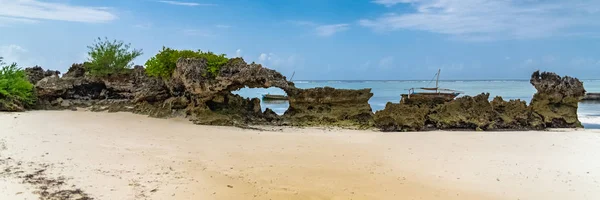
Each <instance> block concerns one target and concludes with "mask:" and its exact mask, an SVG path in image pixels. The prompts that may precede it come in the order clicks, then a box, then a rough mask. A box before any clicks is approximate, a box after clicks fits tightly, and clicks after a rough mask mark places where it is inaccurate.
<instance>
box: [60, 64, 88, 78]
mask: <svg viewBox="0 0 600 200" xmlns="http://www.w3.org/2000/svg"><path fill="white" fill-rule="evenodd" d="M83 76H85V67H84V64H77V63H75V64H73V65H71V67H70V68H69V70H68V71H67V73H65V74H64V75H63V77H64V78H67V77H69V78H82V77H83Z"/></svg>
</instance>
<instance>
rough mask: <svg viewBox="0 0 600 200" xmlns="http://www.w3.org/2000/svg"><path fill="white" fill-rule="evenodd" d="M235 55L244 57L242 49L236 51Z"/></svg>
mask: <svg viewBox="0 0 600 200" xmlns="http://www.w3.org/2000/svg"><path fill="white" fill-rule="evenodd" d="M235 57H236V58H240V57H242V50H241V49H238V50H236V51H235Z"/></svg>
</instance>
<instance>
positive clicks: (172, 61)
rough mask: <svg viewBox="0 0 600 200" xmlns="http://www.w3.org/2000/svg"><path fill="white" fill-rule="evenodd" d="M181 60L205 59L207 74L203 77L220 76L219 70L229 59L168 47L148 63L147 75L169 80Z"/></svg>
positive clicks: (221, 55) (212, 54)
mask: <svg viewBox="0 0 600 200" xmlns="http://www.w3.org/2000/svg"><path fill="white" fill-rule="evenodd" d="M179 58H204V59H206V61H207V66H206V71H207V74H202V75H203V76H205V77H206V76H212V77H215V76H218V75H219V70H220V69H221V67H222V66H223V65H225V64H227V61H229V59H228V58H227V57H226V55H225V54H219V55H217V54H215V53H213V52H210V51H208V52H203V51H201V50H198V51H192V50H175V49H171V48H167V47H163V49H162V50H161V51H160V52H158V54H156V56H154V57H152V58H150V59H149V60H148V61H146V73H148V75H150V76H155V77H162V78H169V77H171V74H173V71H175V68H176V67H177V60H179Z"/></svg>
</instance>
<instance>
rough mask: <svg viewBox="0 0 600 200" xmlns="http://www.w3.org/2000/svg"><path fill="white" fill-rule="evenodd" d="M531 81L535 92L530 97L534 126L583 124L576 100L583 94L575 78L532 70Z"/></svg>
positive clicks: (581, 85) (572, 125)
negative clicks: (578, 116) (578, 114)
mask: <svg viewBox="0 0 600 200" xmlns="http://www.w3.org/2000/svg"><path fill="white" fill-rule="evenodd" d="M530 83H531V84H532V85H533V86H534V87H535V89H536V90H537V92H536V93H535V94H534V95H533V99H532V100H531V105H530V106H531V109H532V111H533V115H534V116H533V118H532V120H531V122H530V123H531V124H532V125H533V126H538V127H544V128H577V127H583V126H582V125H581V122H579V119H578V118H577V107H578V103H579V100H580V99H581V98H583V96H584V95H585V89H584V88H583V83H582V82H581V81H579V79H577V78H572V77H569V76H565V77H560V76H558V75H556V74H555V73H552V72H542V73H540V72H539V71H536V72H534V73H533V74H532V75H531V80H530Z"/></svg>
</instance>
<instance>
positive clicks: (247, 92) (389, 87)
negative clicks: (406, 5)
mask: <svg viewBox="0 0 600 200" xmlns="http://www.w3.org/2000/svg"><path fill="white" fill-rule="evenodd" d="M582 81H583V84H584V87H585V89H586V91H588V92H600V80H582ZM294 83H295V84H296V87H298V88H314V87H325V86H328V87H334V88H340V89H362V88H371V92H372V93H373V97H372V98H371V99H370V101H369V103H370V104H371V108H372V109H373V112H375V111H378V110H381V109H383V108H384V107H385V104H386V103H387V102H394V103H398V102H399V101H400V94H403V93H407V92H408V91H407V89H408V88H418V87H432V86H433V87H435V82H431V81H429V80H427V81H402V80H389V81H380V80H377V81H369V80H352V81H294ZM439 87H441V88H448V89H453V90H458V91H462V92H463V94H461V95H460V96H464V95H469V96H475V95H478V94H480V93H485V92H487V93H490V100H491V99H492V98H493V97H495V96H502V98H504V99H505V100H508V99H521V100H525V101H527V102H528V103H529V101H530V100H531V98H532V96H533V94H534V93H535V88H533V86H532V85H531V84H530V83H529V80H464V81H460V80H454V81H440V83H439ZM235 93H236V94H239V95H241V96H243V97H248V98H254V97H257V98H261V97H262V95H263V94H285V92H283V90H281V89H279V88H268V89H259V88H252V89H249V88H243V89H240V90H239V91H236V92H235ZM460 96H459V97H460ZM261 106H262V109H263V110H264V109H266V108H271V109H272V110H273V111H275V112H276V113H277V114H280V115H281V114H283V113H284V112H285V111H286V110H287V108H288V103H287V102H286V101H275V102H263V101H261ZM578 114H579V118H580V121H581V122H582V123H583V125H584V126H585V127H586V128H600V102H586V103H583V102H582V103H580V104H579V110H578Z"/></svg>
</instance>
